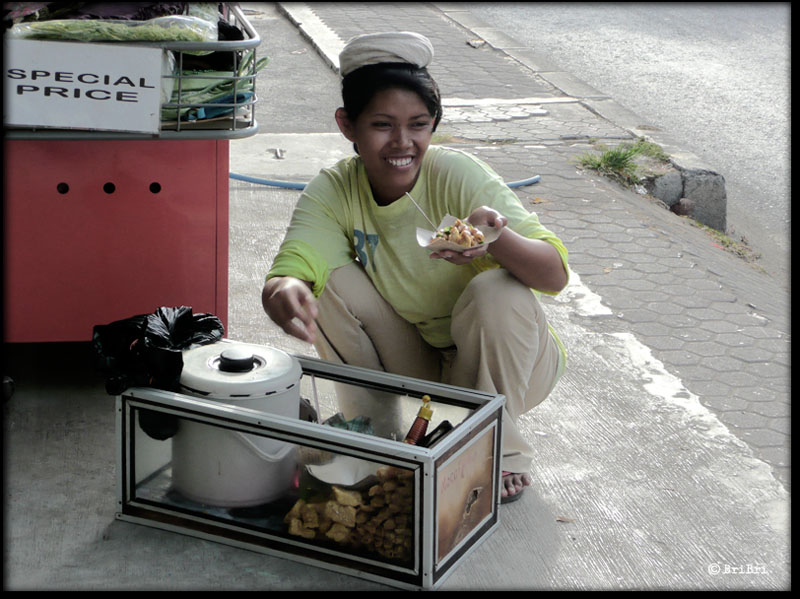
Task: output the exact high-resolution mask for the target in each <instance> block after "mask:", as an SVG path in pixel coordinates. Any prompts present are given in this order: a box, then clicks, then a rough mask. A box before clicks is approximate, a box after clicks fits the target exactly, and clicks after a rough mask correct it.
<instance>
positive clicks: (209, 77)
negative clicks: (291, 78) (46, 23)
mask: <svg viewBox="0 0 800 599" xmlns="http://www.w3.org/2000/svg"><path fill="white" fill-rule="evenodd" d="M222 6H223V14H224V16H225V18H226V20H227V22H228V23H229V24H230V25H231V26H233V27H235V28H236V29H238V30H240V31H241V32H242V34H243V37H244V39H242V40H234V41H214V42H199V41H191V42H190V41H162V42H152V41H142V42H126V44H127V45H132V46H146V47H158V48H161V49H162V50H163V51H164V60H165V64H167V65H169V66H168V68H166V69H165V72H164V73H163V74H162V100H164V99H165V98H168V99H166V101H162V104H161V124H160V132H159V133H158V134H155V135H153V134H147V133H132V132H125V131H96V130H88V129H87V130H83V129H57V128H44V127H42V128H12V127H7V128H6V130H5V138H6V139H67V140H69V139H153V138H156V139H238V138H242V137H249V136H251V135H254V134H256V133H257V132H258V122H257V120H256V115H255V105H256V102H257V101H258V97H257V95H256V77H257V75H258V72H259V71H260V70H261V69H262V68H263V67H264V66H266V64H267V61H268V59H267V58H266V57H264V58H260V59H259V58H258V57H257V55H256V49H257V47H258V45H259V44H260V43H261V38H260V37H259V35H258V33H257V32H256V31H255V30H254V29H253V27H252V25H251V24H250V22H249V21H248V20H247V18H246V17H245V16H244V14H243V13H242V10H241V8H240V7H239V6H238V5H236V4H230V3H225V4H223V5H222ZM114 43H116V42H114ZM87 45H93V46H97V47H100V46H101V45H102V44H89V43H88V42H87ZM209 65H211V66H209Z"/></svg>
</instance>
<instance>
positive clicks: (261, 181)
mask: <svg viewBox="0 0 800 599" xmlns="http://www.w3.org/2000/svg"><path fill="white" fill-rule="evenodd" d="M230 178H231V179H236V180H237V181H247V182H248V183H257V184H258V185H269V186H271V187H282V188H283V189H300V190H302V189H305V188H306V185H308V184H307V183H295V182H294V181H276V180H273V179H259V178H258V177H249V176H247V175H240V174H238V173H230ZM541 178H542V177H541V176H540V175H534V176H533V177H530V178H528V179H522V180H521V181H513V182H511V183H507V184H506V185H508V186H509V187H512V188H513V187H523V186H525V185H533V184H534V183H538V182H539V180H540V179H541Z"/></svg>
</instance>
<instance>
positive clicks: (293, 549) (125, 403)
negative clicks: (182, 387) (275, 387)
mask: <svg viewBox="0 0 800 599" xmlns="http://www.w3.org/2000/svg"><path fill="white" fill-rule="evenodd" d="M296 357H297V358H298V360H299V361H300V364H301V367H302V370H303V376H304V377H308V376H311V377H316V378H319V379H327V380H330V381H333V382H340V383H341V382H343V383H347V384H350V385H355V386H358V387H363V388H367V389H372V390H376V391H381V392H384V391H385V392H389V393H394V394H398V395H403V396H407V397H411V398H418V397H422V395H425V394H427V395H429V396H430V397H431V398H432V401H433V402H438V403H439V404H440V405H441V404H444V405H450V406H456V407H458V408H466V409H467V410H468V414H469V415H468V416H467V417H466V418H465V419H464V420H463V421H462V422H460V423H458V424H457V425H456V426H455V427H454V428H453V429H452V430H451V431H450V432H449V433H448V434H447V435H445V436H444V437H443V438H442V439H441V440H440V441H439V442H437V443H435V444H433V445H432V446H431V447H428V448H425V447H417V446H414V445H409V444H406V443H403V442H398V441H394V440H391V439H386V438H380V437H376V436H371V435H366V434H362V433H356V432H351V431H348V430H342V429H338V428H334V427H331V426H326V425H323V424H318V423H315V422H308V421H303V420H299V419H292V418H286V417H282V416H277V415H271V414H267V413H264V412H259V411H256V410H251V409H245V408H239V407H236V406H234V405H231V404H229V403H220V402H216V401H213V400H208V399H201V398H197V397H190V396H186V395H182V394H179V393H171V392H165V391H159V390H155V389H149V388H133V389H129V390H127V391H126V392H125V393H123V394H122V395H120V396H118V398H117V404H116V410H117V414H116V421H117V427H116V428H117V447H116V456H117V469H118V475H117V487H118V498H117V507H118V512H117V518H118V519H119V520H123V521H127V522H133V523H137V524H143V525H146V526H151V527H155V528H160V529H163V530H168V531H172V532H177V533H182V534H186V535H190V536H194V537H199V538H202V539H206V540H211V541H216V542H220V543H223V544H227V545H232V546H236V547H239V548H243V549H248V550H252V551H256V552H261V553H265V554H269V555H274V556H278V557H283V558H287V559H290V560H294V561H298V562H301V563H305V564H310V565H314V566H318V567H321V568H325V569H330V570H334V571H336V572H339V573H344V574H348V575H352V576H356V577H360V578H364V579H368V580H373V581H379V582H383V583H386V584H389V585H392V586H397V587H401V588H411V589H420V588H422V589H431V588H436V587H438V586H439V585H441V583H442V582H443V581H444V580H445V578H446V577H447V576H448V575H449V574H450V573H452V572H453V570H454V569H455V568H456V566H457V565H458V564H459V563H460V562H461V561H462V560H463V559H464V558H465V557H466V556H467V555H468V554H469V553H471V552H472V551H473V550H474V549H475V548H476V547H477V546H478V545H479V543H480V542H481V541H482V540H484V539H485V538H486V537H487V536H488V535H489V534H490V533H492V532H493V531H494V530H495V529H496V528H497V527H498V526H499V505H500V487H501V471H500V458H501V455H502V411H503V406H504V405H505V397H504V396H502V395H493V394H487V393H482V392H479V391H473V390H469V389H464V388H460V387H452V386H448V385H443V384H437V383H431V382H428V381H423V380H419V379H411V378H407V377H402V376H399V375H393V374H388V373H384V372H377V371H373V370H368V369H364V368H357V367H353V366H345V365H339V364H332V363H329V362H324V361H321V360H317V359H313V358H307V357H302V356H296ZM137 410H153V411H157V412H162V413H165V414H171V415H174V416H177V417H179V418H181V419H190V420H193V421H196V422H202V423H204V424H208V425H212V426H218V427H222V428H225V429H228V430H230V431H236V432H242V433H246V434H248V435H260V436H264V437H268V438H271V439H277V440H282V441H286V442H288V443H298V444H302V445H303V446H307V447H310V448H315V449H319V450H323V451H328V452H334V453H336V454H339V455H344V456H352V457H356V458H362V459H364V460H368V461H370V462H377V463H380V464H384V465H387V466H394V467H396V468H401V469H407V470H410V471H413V473H414V510H413V513H414V521H413V526H414V544H413V546H414V552H413V558H412V559H411V560H410V562H408V563H404V564H400V565H398V564H395V563H392V562H390V561H386V560H382V559H379V558H377V557H375V556H370V555H367V556H364V555H359V554H354V553H351V552H348V551H345V550H338V549H337V548H336V547H330V546H326V545H320V544H319V543H318V542H317V541H314V540H306V539H303V538H300V537H292V536H290V535H288V534H287V533H286V532H285V531H276V530H274V529H273V530H270V529H268V528H261V527H259V526H258V525H254V524H253V522H252V521H249V520H246V519H241V518H240V519H237V518H235V517H232V516H230V515H229V514H227V513H225V514H221V513H220V512H219V510H216V511H215V510H213V509H212V510H210V511H209V510H208V509H206V508H204V507H203V506H195V507H194V508H191V509H188V508H187V504H180V505H175V504H171V503H170V502H169V501H167V500H163V499H155V500H154V499H153V498H152V497H150V496H147V495H146V494H145V493H143V492H140V489H141V488H142V487H143V486H145V485H146V484H147V483H148V481H149V480H151V478H152V477H153V476H155V475H156V474H158V473H160V472H162V471H164V470H165V469H168V468H169V464H165V465H163V466H160V467H158V466H157V467H155V468H156V471H155V472H156V474H153V475H148V473H147V472H146V471H145V472H137V463H136V456H137V447H136V439H137V424H136V415H135V414H136V411H137ZM487 435H491V437H487ZM139 438H140V439H141V432H140V431H139ZM480 444H482V445H480ZM477 445H480V446H481V448H482V451H483V452H484V453H485V451H486V449H485V448H486V447H489V451H490V453H491V456H492V462H491V467H490V469H487V471H490V477H491V483H490V486H491V497H490V498H489V499H490V502H489V503H485V504H483V506H484V510H485V511H483V512H481V513H480V514H476V521H475V522H471V523H469V526H468V527H462V528H463V530H461V531H459V535H457V536H455V537H454V536H452V535H451V536H449V537H447V539H446V542H445V540H442V539H441V538H440V535H441V534H442V530H441V525H442V520H440V518H442V517H447V514H450V511H449V510H441V511H440V509H439V508H440V506H439V505H438V502H439V501H442V499H441V498H442V497H444V492H445V489H446V487H445V486H444V485H445V483H447V478H448V476H449V473H451V472H452V471H453V469H452V464H454V463H457V464H458V468H459V469H460V470H461V471H463V470H464V469H465V468H466V469H469V465H470V462H469V460H468V459H466V458H465V459H462V460H461V462H460V463H459V462H458V460H459V458H460V457H464V456H466V457H470V454H469V449H470V448H472V447H475V446H477ZM484 468H487V467H486V466H484ZM142 469H143V470H144V468H142ZM145 475H148V476H145ZM143 477H144V478H143ZM448 505H450V504H448ZM190 507H191V506H190ZM476 511H477V510H476ZM454 539H455V540H454ZM440 542H441V543H442V544H441V545H439V543H440Z"/></svg>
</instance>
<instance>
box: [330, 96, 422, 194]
mask: <svg viewBox="0 0 800 599" xmlns="http://www.w3.org/2000/svg"><path fill="white" fill-rule="evenodd" d="M336 120H337V122H338V123H339V128H340V129H341V131H342V133H343V134H344V136H345V137H346V138H347V139H348V140H350V141H351V142H353V143H355V144H356V146H358V153H359V155H360V156H361V159H362V160H363V162H364V168H366V170H367V176H368V177H369V182H370V185H371V186H372V193H373V196H374V197H375V201H376V202H377V203H378V204H381V205H386V204H390V203H392V202H393V201H395V200H396V199H398V198H400V197H401V196H403V195H404V194H405V193H406V192H407V191H411V188H412V187H413V186H414V183H416V181H417V177H418V176H419V170H420V166H421V165H422V157H423V156H424V155H425V152H426V150H427V149H428V146H429V145H430V143H431V138H432V137H433V117H432V116H431V115H430V113H429V112H428V109H427V107H426V106H425V104H424V103H423V101H422V99H421V98H420V97H419V96H418V95H417V94H416V93H415V92H412V91H408V90H405V89H399V88H391V89H386V90H383V91H380V92H378V93H376V94H375V96H374V97H373V98H372V101H371V102H370V103H369V104H368V105H367V106H366V108H365V109H364V111H363V112H362V113H361V114H360V115H359V116H358V118H357V119H356V121H355V122H351V121H350V120H349V119H347V116H346V114H345V113H344V111H343V110H342V109H340V110H338V111H337V112H336Z"/></svg>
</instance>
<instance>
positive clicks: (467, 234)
mask: <svg viewBox="0 0 800 599" xmlns="http://www.w3.org/2000/svg"><path fill="white" fill-rule="evenodd" d="M433 238H434V239H443V240H445V241H450V242H452V243H457V244H458V245H461V246H464V247H467V248H471V247H476V246H479V245H483V241H484V237H483V233H481V232H480V231H479V230H478V229H476V228H475V227H473V226H472V225H471V224H469V223H468V222H465V221H462V220H461V219H458V218H457V219H456V222H454V223H453V224H452V225H450V226H449V227H444V228H443V229H438V230H437V231H436V233H435V235H434V236H433Z"/></svg>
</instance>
